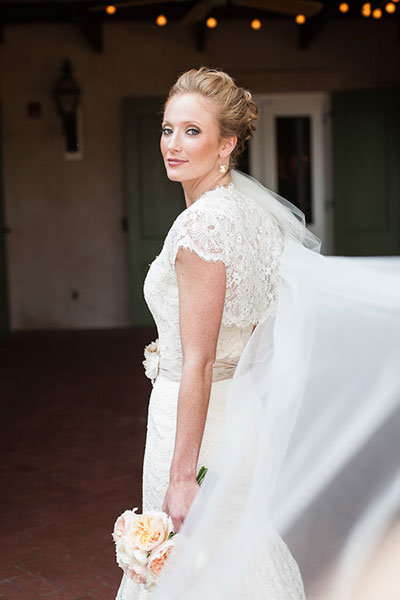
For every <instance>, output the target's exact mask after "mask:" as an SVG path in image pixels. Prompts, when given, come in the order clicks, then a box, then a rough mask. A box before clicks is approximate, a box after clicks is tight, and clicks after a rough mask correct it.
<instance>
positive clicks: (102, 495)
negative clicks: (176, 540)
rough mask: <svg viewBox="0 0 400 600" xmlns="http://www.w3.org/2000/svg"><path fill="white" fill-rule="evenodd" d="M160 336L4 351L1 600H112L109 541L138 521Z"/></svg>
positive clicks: (26, 344)
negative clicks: (151, 353) (151, 375)
mask: <svg viewBox="0 0 400 600" xmlns="http://www.w3.org/2000/svg"><path fill="white" fill-rule="evenodd" d="M154 335H155V331H154V329H151V328H143V329H118V330H88V331H79V330H75V331H47V332H44V331H40V332H14V333H12V334H11V336H10V338H9V340H8V341H7V342H6V343H3V344H2V345H0V386H1V388H0V396H1V398H6V401H5V402H4V401H3V402H2V404H1V414H0V424H1V425H0V426H1V429H2V430H1V432H0V434H1V435H0V465H1V470H2V475H3V481H5V482H6V485H4V486H3V490H2V495H1V497H0V515H1V516H2V521H3V522H2V524H1V528H0V564H1V569H0V598H1V600H41V599H44V598H47V600H106V599H107V600H114V597H115V592H116V590H117V588H118V585H119V582H120V579H121V570H120V569H119V568H118V566H117V565H116V563H115V553H114V546H113V542H112V540H111V535H110V534H111V531H112V527H113V524H114V521H115V519H116V517H117V516H118V515H119V514H120V513H121V512H122V511H123V510H125V508H128V507H132V506H139V509H141V484H142V482H141V478H142V461H143V451H144V441H145V434H146V419H147V406H148V399H149V395H150V392H151V383H150V381H149V380H148V379H147V378H146V377H145V376H144V371H143V366H142V360H143V348H144V345H145V344H148V343H149V342H150V341H151V340H152V339H155V337H154ZM4 516H5V518H4Z"/></svg>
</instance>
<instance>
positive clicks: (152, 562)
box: [147, 536, 175, 577]
mask: <svg viewBox="0 0 400 600" xmlns="http://www.w3.org/2000/svg"><path fill="white" fill-rule="evenodd" d="M174 538H175V536H174V537H172V538H169V539H168V540H165V542H163V543H162V544H161V545H160V546H157V548H154V550H152V551H151V554H150V556H149V562H148V565H147V568H148V569H149V570H150V572H151V573H152V574H153V575H154V577H158V576H159V575H160V573H161V571H162V569H163V567H164V564H165V561H166V560H167V558H168V556H169V555H170V554H171V550H172V548H173V547H174V544H175V540H174Z"/></svg>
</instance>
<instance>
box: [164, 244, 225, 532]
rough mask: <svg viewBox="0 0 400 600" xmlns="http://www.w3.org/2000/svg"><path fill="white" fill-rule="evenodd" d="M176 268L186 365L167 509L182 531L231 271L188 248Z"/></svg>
mask: <svg viewBox="0 0 400 600" xmlns="http://www.w3.org/2000/svg"><path fill="white" fill-rule="evenodd" d="M175 270H176V274H177V280H178V290H179V325H180V336H181V343H182V353H183V365H182V379H181V385H180V389H179V397H178V411H177V426H176V436H175V447H174V454H173V458H172V462H171V468H170V484H169V487H168V490H167V493H166V496H165V499H164V504H163V510H164V511H166V512H167V513H168V514H169V515H170V516H171V518H172V521H173V523H174V529H175V531H179V529H180V527H181V525H182V522H183V520H184V518H185V516H186V514H187V512H188V510H189V508H190V506H191V504H192V502H193V500H194V497H195V495H196V493H197V491H198V484H197V481H196V469H197V460H198V456H199V451H200V446H201V441H202V438H203V432H204V426H205V422H206V417H207V410H208V404H209V400H210V391H211V383H212V365H213V363H214V361H215V355H216V348H217V341H218V334H219V330H220V326H221V319H222V312H223V308H224V301H225V289H226V273H225V265H224V263H223V262H221V261H217V262H207V261H204V260H203V259H201V258H200V257H199V256H198V255H197V254H195V253H194V252H191V251H190V250H187V249H183V248H180V249H179V250H178V253H177V258H176V262H175Z"/></svg>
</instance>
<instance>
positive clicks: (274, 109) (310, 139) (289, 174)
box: [250, 93, 333, 254]
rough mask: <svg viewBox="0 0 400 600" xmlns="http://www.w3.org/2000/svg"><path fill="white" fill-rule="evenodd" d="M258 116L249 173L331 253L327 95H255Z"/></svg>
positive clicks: (251, 149)
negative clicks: (296, 212)
mask: <svg viewBox="0 0 400 600" xmlns="http://www.w3.org/2000/svg"><path fill="white" fill-rule="evenodd" d="M255 100H256V102H257V104H258V107H259V119H258V124H257V129H256V133H255V136H254V138H253V140H252V143H251V146H250V171H251V175H253V177H255V178H256V179H258V180H259V181H261V182H262V183H263V184H264V185H265V186H266V187H268V188H270V189H272V190H274V191H275V192H277V193H278V194H280V195H281V196H283V197H285V198H287V199H288V200H290V201H291V202H293V203H294V204H296V206H298V207H299V208H300V209H301V210H302V211H303V212H304V213H305V215H306V221H307V226H308V228H309V229H310V230H311V231H312V232H313V233H315V235H317V236H318V237H319V238H320V239H321V240H322V251H323V253H324V254H332V253H333V235H332V227H333V222H332V221H333V219H332V202H331V198H332V191H331V169H330V139H331V136H330V98H329V95H328V94H324V93H296V94H268V95H258V96H255Z"/></svg>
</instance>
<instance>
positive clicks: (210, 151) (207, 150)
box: [188, 137, 218, 162]
mask: <svg viewBox="0 0 400 600" xmlns="http://www.w3.org/2000/svg"><path fill="white" fill-rule="evenodd" d="M189 152H190V154H191V156H192V157H193V158H197V160H198V161H201V162H203V161H210V160H215V157H216V156H217V154H218V145H217V144H216V142H215V141H214V140H210V139H207V138H205V137H203V138H200V137H199V138H196V139H194V140H193V141H192V143H191V144H190V148H189V147H188V153H189Z"/></svg>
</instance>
